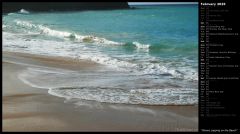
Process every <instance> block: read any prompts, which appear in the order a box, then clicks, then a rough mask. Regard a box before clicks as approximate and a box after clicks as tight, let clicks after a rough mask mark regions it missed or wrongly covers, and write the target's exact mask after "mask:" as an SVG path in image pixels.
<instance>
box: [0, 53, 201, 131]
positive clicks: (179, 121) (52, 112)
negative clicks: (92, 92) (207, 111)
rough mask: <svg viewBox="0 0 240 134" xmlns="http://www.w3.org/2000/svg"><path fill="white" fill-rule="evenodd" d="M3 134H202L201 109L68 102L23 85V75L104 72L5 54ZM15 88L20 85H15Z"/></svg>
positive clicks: (54, 59)
mask: <svg viewBox="0 0 240 134" xmlns="http://www.w3.org/2000/svg"><path fill="white" fill-rule="evenodd" d="M2 64H3V131H197V128H198V107H197V106H163V105H162V106H153V105H151V106H145V105H144V106H143V105H127V104H107V103H99V102H88V101H87V102H85V101H83V102H82V105H80V106H79V105H78V106H76V105H75V103H79V102H76V101H75V100H74V99H72V100H65V99H64V98H60V97H55V96H52V95H50V94H48V92H47V91H48V89H39V88H34V87H31V86H29V85H26V84H25V83H23V82H22V81H21V80H20V79H18V77H17V76H18V74H19V72H21V71H22V70H25V69H27V67H29V66H31V67H34V66H44V67H50V68H59V69H67V70H84V69H86V70H89V69H90V70H91V69H93V70H94V69H101V68H104V67H105V66H102V65H99V64H97V63H94V62H91V61H84V60H78V61H75V60H74V59H68V58H59V57H52V58H50V57H44V56H36V55H32V54H23V53H15V52H14V53H13V52H3V59H2ZM12 83H14V84H12Z"/></svg>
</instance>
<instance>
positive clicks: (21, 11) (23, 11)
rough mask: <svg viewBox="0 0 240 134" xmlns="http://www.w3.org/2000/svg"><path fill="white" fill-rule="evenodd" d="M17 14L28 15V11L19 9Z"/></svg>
mask: <svg viewBox="0 0 240 134" xmlns="http://www.w3.org/2000/svg"><path fill="white" fill-rule="evenodd" d="M19 13H22V14H29V11H27V10H25V9H21V10H20V11H19Z"/></svg>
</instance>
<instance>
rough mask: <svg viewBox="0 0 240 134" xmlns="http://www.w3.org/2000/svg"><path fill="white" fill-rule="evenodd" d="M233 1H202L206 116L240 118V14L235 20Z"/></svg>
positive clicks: (203, 108)
mask: <svg viewBox="0 0 240 134" xmlns="http://www.w3.org/2000/svg"><path fill="white" fill-rule="evenodd" d="M215 1H216V0H215ZM229 4H230V3H229V2H200V3H199V23H200V24H199V116H200V118H202V119H210V120H211V118H212V119H216V118H219V119H221V118H222V119H223V118H226V119H231V118H232V119H236V118H238V115H237V111H236V110H235V107H237V106H236V101H237V99H238V98H234V97H235V96H236V95H234V92H235V91H236V89H237V87H238V85H239V84H240V83H239V59H238V57H239V49H238V45H240V44H239V32H238V29H237V28H238V27H237V26H236V25H234V24H235V23H236V21H237V17H236V18H235V19H234V16H233V11H232V9H233V8H232V5H229ZM233 21H235V23H232V22H233ZM234 86H235V87H234ZM239 97H240V96H239ZM234 106H235V107H234ZM228 128H229V127H228Z"/></svg>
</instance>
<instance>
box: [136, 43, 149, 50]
mask: <svg viewBox="0 0 240 134" xmlns="http://www.w3.org/2000/svg"><path fill="white" fill-rule="evenodd" d="M133 44H134V45H135V46H136V47H137V49H145V50H148V49H149V48H150V45H149V44H141V43H139V42H133Z"/></svg>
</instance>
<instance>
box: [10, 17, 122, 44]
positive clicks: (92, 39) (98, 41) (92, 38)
mask: <svg viewBox="0 0 240 134" xmlns="http://www.w3.org/2000/svg"><path fill="white" fill-rule="evenodd" d="M15 23H16V25H18V26H22V27H24V28H28V29H29V28H30V29H32V28H34V29H35V30H39V32H40V33H41V34H46V35H49V36H54V37H58V38H64V39H69V40H74V41H78V42H86V43H95V44H107V45H122V44H123V43H119V42H115V41H110V40H107V39H105V38H100V37H96V36H93V35H86V36H83V35H79V34H76V33H71V32H67V31H58V30H53V29H51V28H49V27H46V26H43V25H36V24H33V23H31V22H29V21H21V20H15Z"/></svg>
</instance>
